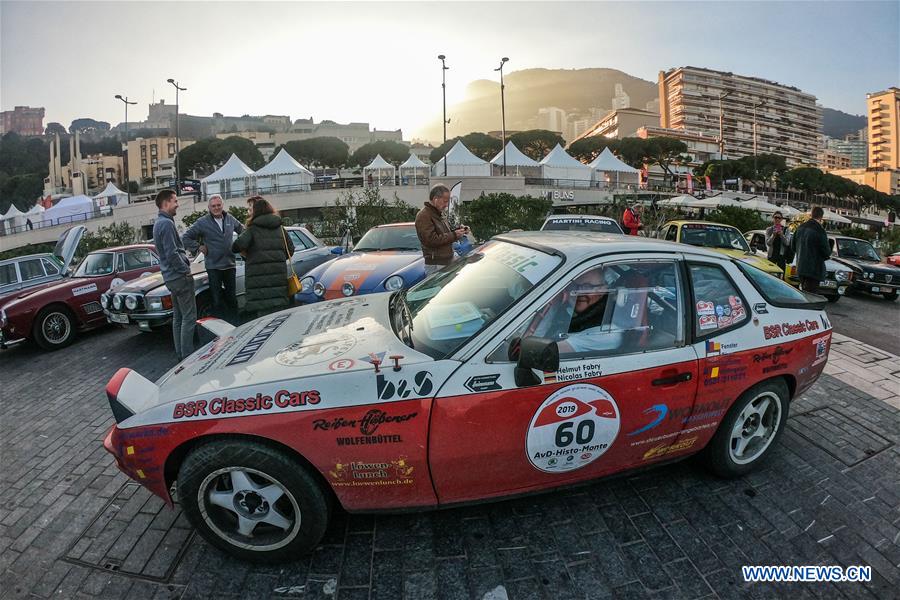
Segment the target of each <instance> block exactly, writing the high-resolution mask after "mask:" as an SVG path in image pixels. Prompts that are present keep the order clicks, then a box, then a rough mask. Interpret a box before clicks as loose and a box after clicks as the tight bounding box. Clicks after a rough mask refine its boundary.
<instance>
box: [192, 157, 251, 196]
mask: <svg viewBox="0 0 900 600" xmlns="http://www.w3.org/2000/svg"><path fill="white" fill-rule="evenodd" d="M252 175H253V169H251V168H250V167H248V166H247V165H245V164H244V163H243V161H241V159H239V158H238V157H237V154H232V155H231V156H230V157H228V160H227V161H225V164H224V165H222V166H221V167H219V168H218V169H217V170H216V171H215V172H214V173H213V174H212V175H208V176H207V177H204V178H203V179H201V180H200V185H201V187H202V188H203V195H204V196H206V197H207V198H208V197H209V196H211V195H213V194H221V195H222V196H223V197H224V198H230V197H232V196H241V195H243V194H246V193H249V192H250V177H251V176H252Z"/></svg>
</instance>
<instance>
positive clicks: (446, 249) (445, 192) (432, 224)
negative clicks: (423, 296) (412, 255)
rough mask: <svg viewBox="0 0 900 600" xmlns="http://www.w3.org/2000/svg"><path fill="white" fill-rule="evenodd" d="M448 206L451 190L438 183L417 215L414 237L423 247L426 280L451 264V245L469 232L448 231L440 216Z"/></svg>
mask: <svg viewBox="0 0 900 600" xmlns="http://www.w3.org/2000/svg"><path fill="white" fill-rule="evenodd" d="M449 204H450V188H448V187H447V186H446V185H443V184H440V183H439V184H437V185H435V186H434V187H432V188H431V192H430V193H429V194H428V201H427V202H425V206H423V207H422V210H420V211H419V212H418V214H417V215H416V235H418V236H419V241H420V242H421V243H422V255H423V256H424V257H425V275H426V276H427V275H431V274H432V273H434V272H435V271H439V270H441V269H443V268H444V267H445V266H447V265H449V264H450V263H451V262H453V242H455V241H456V240H458V239H460V238H462V237H463V236H464V235H465V234H466V232H467V230H468V227H458V228H456V229H450V225H448V224H447V219H445V218H444V215H443V212H444V211H445V210H446V209H447V206H448V205H449Z"/></svg>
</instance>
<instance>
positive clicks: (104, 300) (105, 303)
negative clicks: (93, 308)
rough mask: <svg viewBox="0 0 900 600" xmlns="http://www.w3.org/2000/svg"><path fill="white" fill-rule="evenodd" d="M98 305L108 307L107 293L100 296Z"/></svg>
mask: <svg viewBox="0 0 900 600" xmlns="http://www.w3.org/2000/svg"><path fill="white" fill-rule="evenodd" d="M100 306H102V307H103V308H109V294H103V295H101V296H100Z"/></svg>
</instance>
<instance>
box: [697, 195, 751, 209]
mask: <svg viewBox="0 0 900 600" xmlns="http://www.w3.org/2000/svg"><path fill="white" fill-rule="evenodd" d="M740 205H741V203H740V202H738V201H737V200H732V199H731V198H727V197H725V196H711V197H709V198H703V199H700V200H697V199H694V201H693V202H689V203H687V204H686V206H689V207H691V208H711V209H716V208H721V207H723V206H740Z"/></svg>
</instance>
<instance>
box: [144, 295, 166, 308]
mask: <svg viewBox="0 0 900 600" xmlns="http://www.w3.org/2000/svg"><path fill="white" fill-rule="evenodd" d="M147 306H148V307H149V308H150V310H162V307H163V303H162V299H161V298H157V299H155V300H151V301H150V302H149V304H148V305H147Z"/></svg>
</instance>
